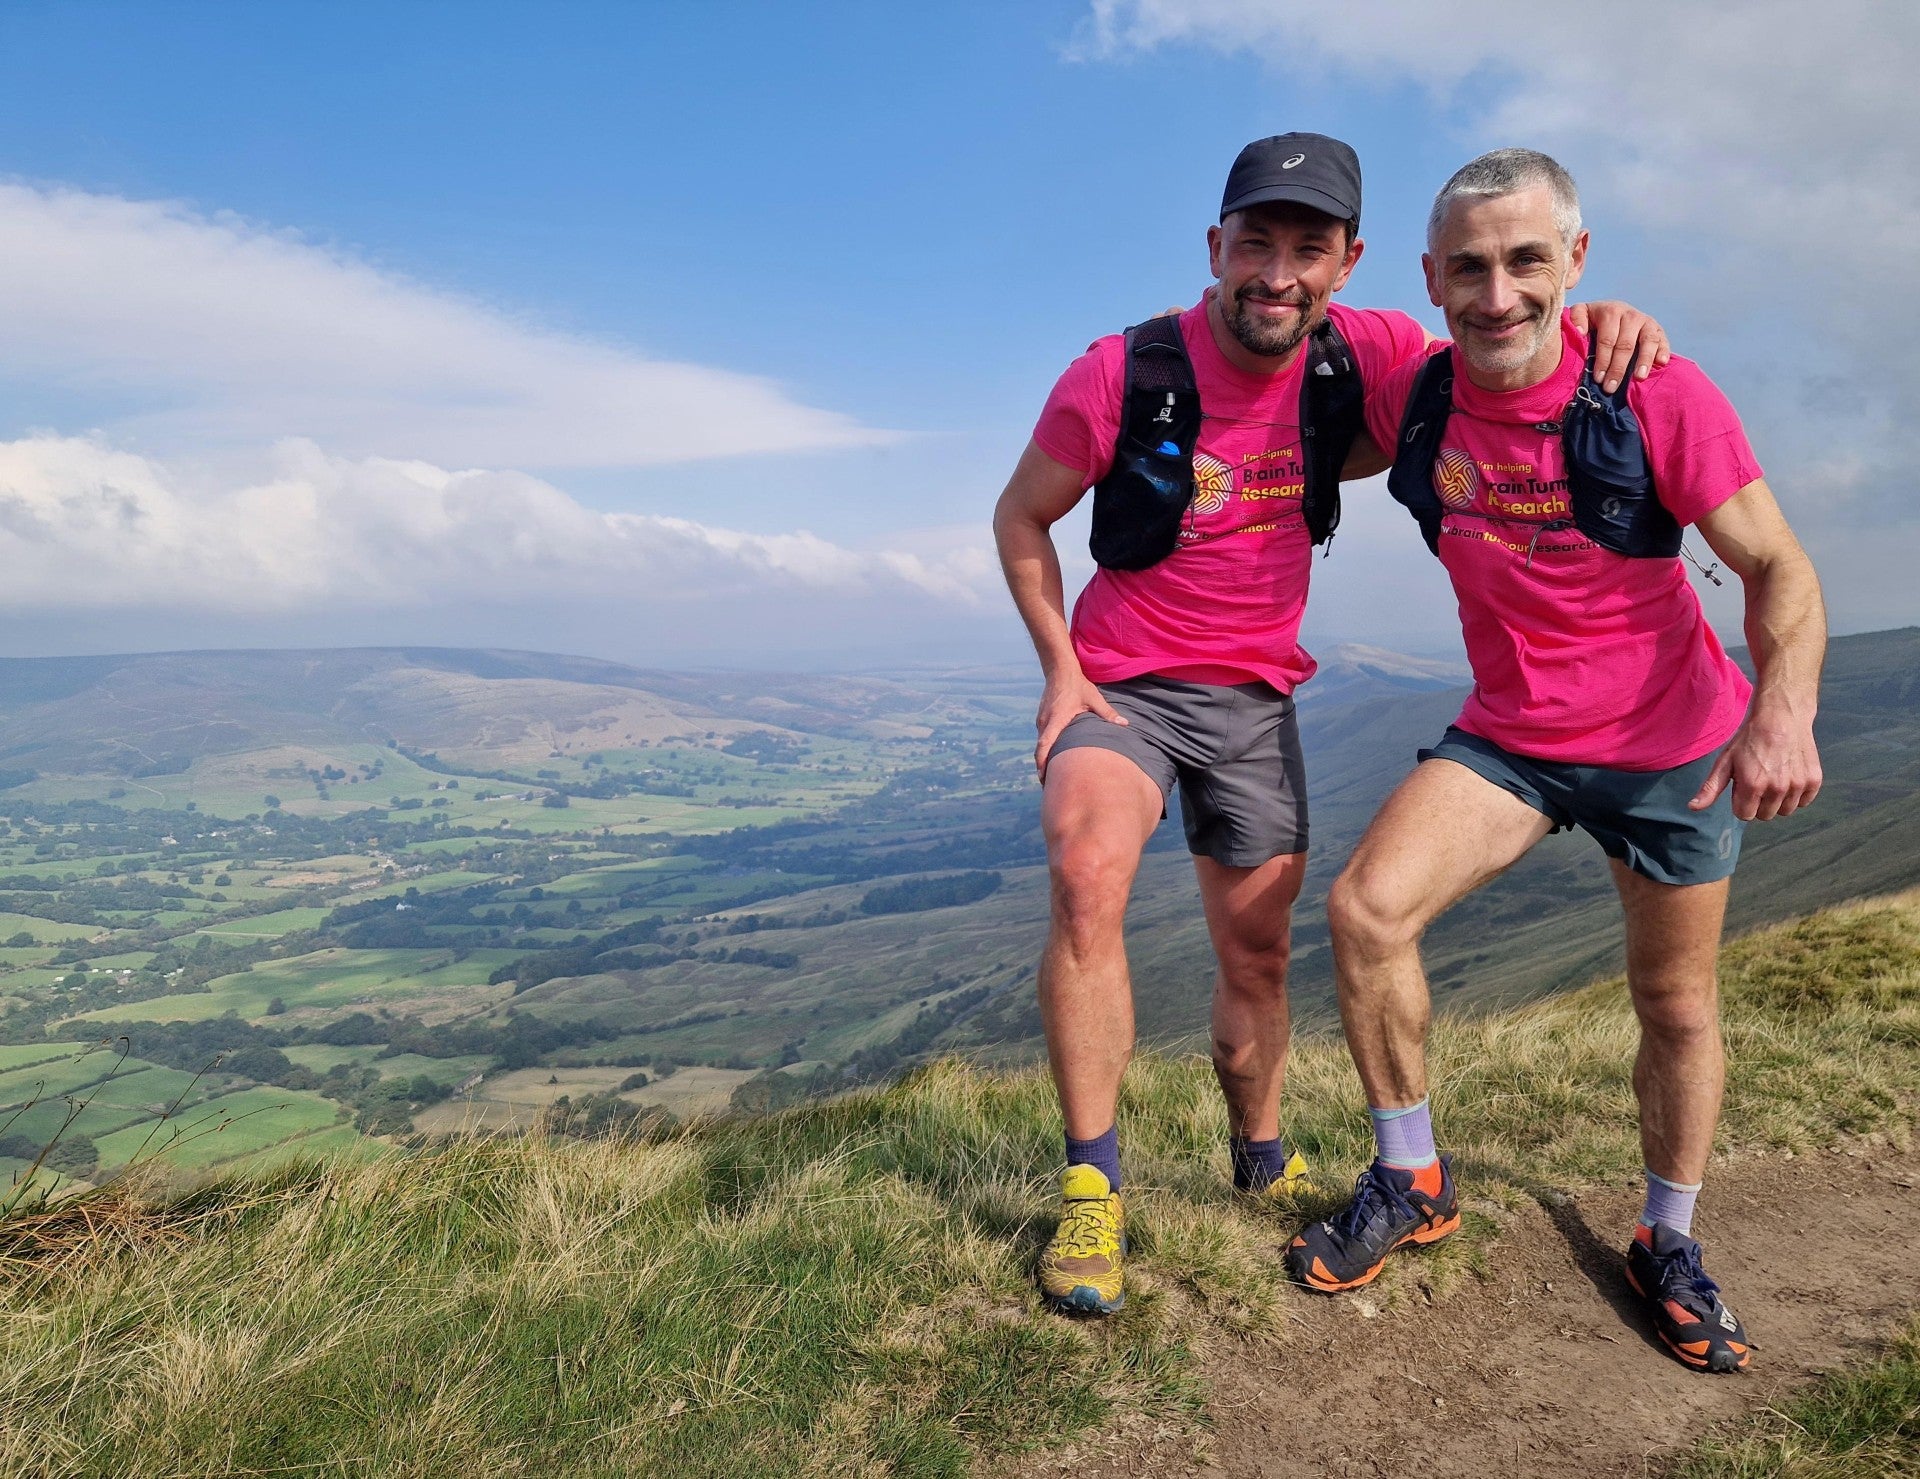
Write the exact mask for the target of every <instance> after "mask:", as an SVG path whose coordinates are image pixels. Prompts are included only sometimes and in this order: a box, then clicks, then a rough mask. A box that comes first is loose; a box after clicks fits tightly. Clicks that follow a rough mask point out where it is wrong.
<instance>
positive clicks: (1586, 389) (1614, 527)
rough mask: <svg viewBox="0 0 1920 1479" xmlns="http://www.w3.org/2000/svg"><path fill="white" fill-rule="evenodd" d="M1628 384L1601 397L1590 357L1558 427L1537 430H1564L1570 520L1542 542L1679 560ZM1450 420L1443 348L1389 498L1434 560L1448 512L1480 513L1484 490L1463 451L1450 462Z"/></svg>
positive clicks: (1413, 407)
mask: <svg viewBox="0 0 1920 1479" xmlns="http://www.w3.org/2000/svg"><path fill="white" fill-rule="evenodd" d="M1627 386H1628V382H1626V381H1622V382H1621V384H1620V387H1619V388H1618V389H1617V390H1616V391H1614V393H1613V394H1612V395H1608V394H1607V393H1606V392H1605V391H1603V390H1601V388H1600V385H1599V381H1598V380H1597V379H1596V378H1595V376H1594V373H1593V361H1592V359H1591V358H1589V359H1588V362H1587V365H1586V368H1585V370H1583V371H1582V373H1581V376H1580V384H1579V385H1578V387H1576V389H1575V390H1574V395H1573V399H1572V400H1571V401H1569V402H1568V403H1567V407H1566V409H1565V410H1564V411H1563V412H1562V413H1561V417H1560V421H1559V423H1558V425H1557V427H1556V426H1555V425H1554V424H1553V423H1545V424H1543V425H1542V426H1541V427H1540V428H1539V430H1540V431H1542V432H1545V433H1551V432H1553V431H1555V430H1557V431H1558V432H1559V433H1560V441H1561V448H1562V451H1563V452H1564V453H1565V457H1566V464H1567V503H1568V506H1569V507H1570V508H1571V510H1572V517H1571V518H1570V519H1565V520H1552V521H1549V522H1548V523H1547V524H1545V525H1542V526H1540V528H1538V529H1536V531H1535V536H1534V537H1535V538H1536V539H1537V538H1538V537H1539V534H1540V533H1542V532H1545V531H1546V530H1547V529H1551V528H1556V527H1558V528H1567V527H1573V528H1577V529H1579V531H1580V532H1581V533H1582V534H1584V535H1586V536H1587V538H1589V539H1591V540H1592V541H1593V542H1594V543H1595V544H1597V545H1599V546H1600V547H1601V548H1602V549H1608V550H1612V551H1613V552H1614V553H1615V554H1618V555H1626V556H1628V557H1629V558H1631V559H1651V560H1659V559H1668V560H1670V559H1674V558H1676V557H1677V556H1678V555H1679V553H1680V536H1681V529H1680V525H1679V522H1678V521H1677V520H1675V518H1674V517H1673V515H1672V514H1670V513H1668V512H1667V509H1666V505H1664V504H1663V503H1661V502H1660V499H1659V496H1658V494H1657V492H1656V491H1655V489H1654V484H1653V469H1652V467H1651V465H1650V462H1649V459H1648V456H1647V446H1646V441H1645V439H1644V437H1643V436H1642V434H1641V430H1640V422H1639V418H1637V417H1636V416H1635V415H1634V414H1633V408H1632V407H1631V406H1630V405H1628V403H1627ZM1452 414H1453V353H1452V351H1451V349H1449V348H1447V347H1445V346H1442V347H1441V348H1439V349H1438V350H1436V351H1435V353H1433V354H1432V355H1431V356H1429V358H1428V359H1427V362H1426V363H1425V364H1424V365H1422V366H1421V367H1420V373H1419V374H1418V375H1417V376H1416V377H1415V378H1414V383H1413V390H1412V393H1411V394H1410V395H1409V396H1408V397H1407V407H1406V410H1405V412H1404V413H1403V414H1402V416H1401V418H1400V437H1399V440H1398V442H1397V443H1396V444H1395V447H1394V454H1393V467H1392V469H1391V470H1390V471H1389V472H1388V474H1387V491H1388V492H1389V493H1391V494H1392V495H1393V497H1394V498H1395V499H1396V500H1397V501H1399V502H1400V503H1401V504H1403V505H1405V506H1406V508H1407V511H1408V512H1409V513H1411V514H1412V515H1413V517H1414V520H1415V522H1416V523H1418V524H1419V526H1420V533H1421V536H1422V537H1423V538H1425V540H1426V541H1427V548H1428V549H1430V550H1432V551H1433V552H1434V553H1435V554H1436V555H1437V554H1439V552H1440V530H1441V526H1442V525H1443V524H1444V522H1445V520H1446V516H1447V514H1448V512H1449V511H1450V510H1458V511H1459V512H1462V513H1468V512H1472V511H1473V510H1472V509H1471V507H1470V505H1471V504H1472V502H1473V497H1474V491H1475V485H1476V483H1477V478H1476V477H1475V469H1474V467H1473V466H1472V464H1471V462H1470V461H1469V460H1468V459H1467V458H1466V457H1465V456H1464V455H1463V454H1458V453H1457V452H1456V453H1455V455H1453V456H1447V457H1444V458H1443V456H1442V448H1441V442H1442V441H1443V440H1444V438H1445V436H1446V430H1447V419H1448V418H1449V417H1450V416H1451V415H1452ZM1456 463H1457V465H1455V464H1456ZM1529 522H1530V521H1529ZM1529 552H1531V550H1530V551H1529Z"/></svg>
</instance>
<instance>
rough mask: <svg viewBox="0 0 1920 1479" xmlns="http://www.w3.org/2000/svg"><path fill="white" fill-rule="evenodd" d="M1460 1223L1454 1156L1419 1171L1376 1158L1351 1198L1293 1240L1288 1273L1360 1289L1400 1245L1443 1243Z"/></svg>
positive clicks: (1316, 1285) (1328, 1290)
mask: <svg viewBox="0 0 1920 1479" xmlns="http://www.w3.org/2000/svg"><path fill="white" fill-rule="evenodd" d="M1459 1225H1460V1202H1459V1199H1458V1198H1457V1197H1456V1196H1455V1195H1454V1193H1453V1172H1452V1169H1451V1157H1448V1156H1441V1157H1440V1159H1439V1160H1437V1161H1435V1162H1434V1163H1433V1164H1432V1165H1430V1166H1422V1167H1421V1168H1420V1169H1419V1170H1418V1171H1406V1170H1402V1169H1400V1168H1399V1167H1398V1166H1389V1165H1387V1164H1386V1163H1384V1162H1382V1161H1375V1162H1374V1163H1373V1164H1372V1165H1371V1166H1368V1167H1367V1169H1366V1170H1364V1171H1362V1172H1361V1173H1360V1179H1359V1180H1358V1181H1356V1182H1355V1183H1354V1187H1353V1200H1352V1201H1351V1202H1348V1203H1347V1205H1346V1206H1345V1207H1343V1208H1341V1209H1340V1210H1339V1211H1338V1212H1336V1213H1334V1215H1333V1216H1332V1217H1330V1218H1328V1219H1327V1220H1326V1221H1325V1222H1316V1223H1314V1224H1313V1225H1312V1226H1310V1227H1306V1228H1303V1229H1301V1232H1300V1236H1299V1237H1297V1238H1295V1239H1294V1240H1293V1241H1292V1242H1291V1243H1289V1244H1288V1245H1287V1252H1286V1264H1287V1272H1288V1273H1290V1274H1291V1275H1293V1277H1294V1278H1295V1279H1296V1280H1298V1281H1299V1282H1300V1283H1302V1284H1305V1285H1306V1286H1307V1287H1308V1288H1309V1289H1318V1290H1319V1291H1320V1292H1321V1293H1323V1294H1338V1293H1339V1292H1340V1291H1341V1290H1343V1289H1358V1288H1359V1287H1360V1286H1361V1285H1362V1284H1366V1283H1370V1282H1372V1280H1373V1278H1374V1277H1375V1275H1377V1274H1378V1273H1379V1272H1380V1270H1381V1268H1382V1266H1383V1265H1385V1263H1386V1261H1387V1255H1388V1254H1389V1253H1391V1252H1393V1250H1394V1249H1395V1248H1401V1247H1405V1246H1406V1245H1407V1244H1409V1243H1413V1244H1425V1243H1437V1242H1439V1241H1440V1239H1442V1238H1444V1237H1445V1236H1446V1235H1447V1234H1448V1233H1450V1232H1452V1231H1453V1230H1454V1229H1455V1228H1456V1227H1458V1226H1459Z"/></svg>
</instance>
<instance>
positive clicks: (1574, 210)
mask: <svg viewBox="0 0 1920 1479" xmlns="http://www.w3.org/2000/svg"><path fill="white" fill-rule="evenodd" d="M1535 185H1545V186H1546V187H1547V190H1548V192H1549V193H1550V194H1551V195H1552V197H1553V224H1554V226H1555V228H1556V229H1558V231H1559V232H1560V239H1561V241H1562V243H1563V244H1564V245H1565V246H1566V247H1567V249H1568V250H1569V251H1571V250H1572V249H1573V240H1574V238H1575V237H1576V236H1578V235H1579V234H1580V192H1579V190H1578V189H1576V188H1575V186H1574V183H1573V176H1572V175H1570V174H1568V173H1567V172H1566V169H1565V168H1564V167H1563V166H1562V165H1561V164H1560V162H1559V161H1558V160H1555V159H1552V158H1549V157H1548V156H1547V155H1545V154H1542V153H1540V152H1539V151H1538V150H1535V149H1495V150H1493V151H1492V152H1491V153H1488V154H1482V155H1481V156H1480V157H1479V158H1478V159H1474V160H1469V161H1468V162H1467V163H1466V164H1463V165H1461V166H1460V168H1459V169H1457V170H1455V171H1454V175H1453V178H1452V179H1451V180H1448V181H1447V183H1446V184H1444V185H1442V186H1441V187H1440V193H1439V194H1438V195H1436V196H1434V197H1433V210H1432V211H1431V212H1429V213H1428V215H1427V250H1428V251H1432V250H1433V246H1434V243H1435V242H1436V241H1438V240H1439V238H1440V227H1441V226H1442V225H1443V224H1444V223H1445V222H1446V219H1447V212H1448V211H1449V210H1451V209H1452V208H1453V203H1454V202H1455V201H1456V200H1486V199H1491V198H1493V197H1495V196H1499V195H1513V194H1515V193H1517V192H1518V191H1521V190H1526V189H1530V188H1531V187H1533V186H1535Z"/></svg>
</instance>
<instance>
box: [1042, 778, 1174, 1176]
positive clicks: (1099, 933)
mask: <svg viewBox="0 0 1920 1479" xmlns="http://www.w3.org/2000/svg"><path fill="white" fill-rule="evenodd" d="M1161 806H1162V798H1161V795H1160V788H1159V787H1158V786H1156V785H1155V784H1154V783H1153V781H1152V780H1151V779H1149V778H1148V776H1147V774H1146V772H1145V771H1143V770H1141V769H1140V767H1139V766H1137V765H1135V764H1134V763H1133V762H1132V761H1131V760H1129V759H1127V757H1126V756H1124V755H1121V754H1118V753H1116V752H1115V751H1112V750H1100V749H1093V748H1082V749H1073V750H1066V751H1063V752H1062V753H1060V754H1058V755H1056V756H1054V757H1053V758H1052V759H1051V760H1049V761H1048V762H1047V781H1046V788H1045V791H1044V792H1043V795H1042V799H1041V803H1040V823H1041V828H1042V830H1043V831H1044V832H1045V834H1046V839H1047V866H1048V871H1049V873H1050V875H1051V878H1052V884H1053V913H1052V921H1051V923H1050V925H1049V927H1048V931H1047V945H1046V949H1045V951H1044V952H1043V953H1042V954H1041V957H1040V980H1039V985H1040V1020H1041V1024H1042V1026H1043V1027H1044V1029H1045V1031H1046V1036H1047V1061H1048V1063H1049V1064H1050V1065H1051V1066H1052V1069H1053V1082H1054V1087H1055V1088H1056V1089H1057V1090H1058V1091H1059V1094H1060V1113H1061V1116H1062V1117H1063V1118H1064V1120H1065V1121H1066V1131H1067V1134H1068V1135H1069V1136H1071V1137H1073V1138H1074V1139H1076V1140H1090V1139H1092V1138H1094V1137H1095V1136H1099V1135H1103V1134H1105V1133H1106V1132H1107V1131H1108V1130H1109V1129H1111V1128H1112V1126H1113V1120H1114V1112H1115V1109H1116V1107H1117V1105H1118V1104H1119V1100H1120V1077H1121V1075H1122V1074H1123V1073H1124V1072H1125V1071H1126V1067H1127V1060H1128V1059H1129V1058H1131V1057H1132V1056H1133V986H1132V982H1131V980H1130V979H1129V977H1128V975H1127V951H1126V945H1125V942H1124V940H1123V938H1122V934H1121V928H1122V924H1123V922H1124V920H1125V918H1126V912H1127V896H1128V893H1129V892H1130V891H1131V889H1132V887H1133V877H1134V874H1135V873H1136V872H1138V871H1139V867H1140V854H1141V851H1142V850H1143V849H1144V848H1145V847H1146V845H1147V839H1148V838H1149V837H1151V836H1152V835H1153V829H1154V828H1155V827H1157V826H1158V825H1159V823H1160V811H1161Z"/></svg>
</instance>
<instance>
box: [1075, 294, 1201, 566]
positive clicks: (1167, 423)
mask: <svg viewBox="0 0 1920 1479" xmlns="http://www.w3.org/2000/svg"><path fill="white" fill-rule="evenodd" d="M1126 366H1127V369H1126V389H1125V391H1124V392H1123V393H1122V397H1121V406H1120V434H1119V437H1118V439H1117V440H1116V441H1115V443H1114V449H1113V467H1112V469H1111V470H1110V471H1109V472H1108V473H1107V475H1106V476H1105V477H1104V478H1102V479H1101V480H1100V481H1099V482H1098V483H1096V484H1095V485H1094V489H1093V533H1092V535H1091V537H1090V538H1089V539H1088V540H1087V548H1088V549H1089V550H1090V551H1091V552H1092V554H1093V558H1094V560H1095V561H1096V562H1097V563H1098V564H1101V565H1104V566H1106V567H1107V568H1108V569H1110V570H1144V569H1146V568H1147V567H1148V566H1149V565H1156V564H1158V563H1159V562H1160V561H1162V560H1164V559H1165V558H1166V557H1167V556H1168V555H1170V554H1172V553H1173V551H1174V547H1175V546H1176V545H1178V544H1179V542H1180V525H1181V523H1182V521H1183V520H1184V519H1185V518H1186V516H1187V510H1188V509H1189V508H1191V507H1192V505H1193V449H1194V444H1195V443H1196V442H1198V441H1199V440H1200V392H1199V390H1198V389H1197V388H1196V387H1195V385H1194V381H1193V361H1192V360H1191V359H1190V358H1188V356H1187V341H1186V339H1185V338H1184V337H1182V335H1181V333H1180V320H1179V318H1177V317H1176V316H1174V315H1172V314H1169V315H1167V316H1166V317H1164V318H1150V319H1148V320H1147V321H1146V322H1145V323H1143V324H1135V325H1134V326H1133V327H1132V328H1130V329H1128V330H1127V335H1126Z"/></svg>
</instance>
